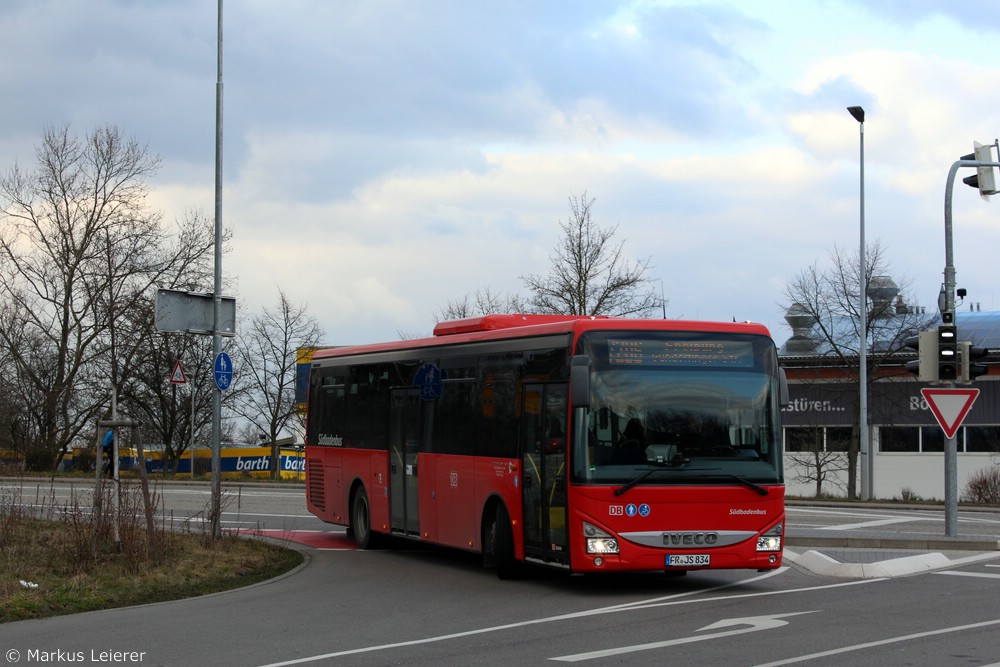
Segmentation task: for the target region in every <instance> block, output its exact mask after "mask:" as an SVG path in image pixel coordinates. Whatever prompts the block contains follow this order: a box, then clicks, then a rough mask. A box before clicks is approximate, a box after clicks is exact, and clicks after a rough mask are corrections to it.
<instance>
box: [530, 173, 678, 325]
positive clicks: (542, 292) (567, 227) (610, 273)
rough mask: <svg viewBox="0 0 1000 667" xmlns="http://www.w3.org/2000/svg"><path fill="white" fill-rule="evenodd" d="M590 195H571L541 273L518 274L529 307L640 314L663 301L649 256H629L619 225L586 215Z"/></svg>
mask: <svg viewBox="0 0 1000 667" xmlns="http://www.w3.org/2000/svg"><path fill="white" fill-rule="evenodd" d="M593 204H594V199H593V198H589V199H588V198H587V193H586V192H585V193H583V194H582V195H580V197H575V196H571V197H570V199H569V205H570V210H571V211H572V213H573V216H572V218H571V219H570V220H567V221H566V222H563V223H560V227H561V228H562V231H563V236H562V239H561V240H560V242H559V245H558V246H557V247H556V248H555V250H554V254H552V255H551V256H550V257H549V259H550V260H551V262H552V266H551V268H550V270H549V273H548V274H547V275H544V276H540V275H535V274H530V275H527V276H521V280H522V281H523V282H524V285H525V287H526V288H527V289H528V291H529V292H530V293H531V297H530V304H531V306H532V309H533V310H534V312H538V313H552V314H568V315H614V316H621V317H645V316H648V315H649V314H650V313H652V312H653V311H654V310H656V309H659V308H660V307H661V306H662V305H663V300H662V299H661V297H660V296H659V295H658V294H657V293H656V291H655V290H654V289H653V288H652V287H651V286H650V280H649V279H648V278H647V277H646V271H647V270H648V269H649V260H645V261H637V262H635V263H634V264H633V263H631V262H629V260H628V259H627V258H626V256H625V253H624V250H623V248H624V241H622V242H619V243H617V244H616V243H615V242H614V236H615V234H616V233H617V231H618V226H617V225H615V226H614V227H607V228H602V227H599V226H598V225H597V224H596V223H595V222H594V220H593V218H592V217H591V209H592V207H593Z"/></svg>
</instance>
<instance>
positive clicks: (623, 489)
mask: <svg viewBox="0 0 1000 667" xmlns="http://www.w3.org/2000/svg"><path fill="white" fill-rule="evenodd" d="M671 467H673V466H671ZM665 469H666V467H665V466H659V467H656V468H650V469H649V470H647V471H645V472H644V473H642V474H641V475H639V476H638V477H636V478H635V479H633V480H631V481H629V482H627V483H626V484H625V485H624V486H622V487H621V488H618V489H615V495H616V496H620V495H622V494H623V493H625V492H626V491H628V490H629V489H631V488H632V487H633V486H635V485H636V484H639V483H640V482H642V481H643V480H645V479H646V478H648V477H650V476H652V474H653V473H654V472H657V471H660V470H665ZM702 470H704V468H692V469H691V470H690V471H687V470H685V471H683V472H699V471H702ZM716 470H718V468H716ZM694 477H695V478H696V479H697V478H706V479H713V478H714V479H720V478H721V479H731V480H733V481H735V482H739V483H740V484H742V485H743V486H745V487H747V488H749V489H752V490H753V491H754V492H755V493H757V494H758V495H761V496H766V495H768V494H770V491H768V490H767V489H765V488H764V487H763V486H760V485H759V484H754V483H753V482H751V481H750V480H749V479H747V478H746V477H740V476H739V475H724V474H714V475H695V476H694ZM688 479H690V478H688Z"/></svg>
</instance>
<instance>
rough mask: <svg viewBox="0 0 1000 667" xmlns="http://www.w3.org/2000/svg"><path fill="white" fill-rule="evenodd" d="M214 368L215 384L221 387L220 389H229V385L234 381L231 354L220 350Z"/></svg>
mask: <svg viewBox="0 0 1000 667" xmlns="http://www.w3.org/2000/svg"><path fill="white" fill-rule="evenodd" d="M212 368H213V370H214V371H215V386H216V387H218V388H219V391H225V390H227V389H229V385H231V384H232V383H233V360H232V359H230V358H229V355H228V354H226V353H225V352H219V354H218V356H216V357H215V363H214V364H212Z"/></svg>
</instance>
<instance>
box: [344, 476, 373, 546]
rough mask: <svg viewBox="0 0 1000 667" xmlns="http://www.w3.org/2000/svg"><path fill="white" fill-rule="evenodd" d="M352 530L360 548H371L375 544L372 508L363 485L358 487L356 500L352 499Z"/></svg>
mask: <svg viewBox="0 0 1000 667" xmlns="http://www.w3.org/2000/svg"><path fill="white" fill-rule="evenodd" d="M350 532H352V533H353V534H354V543H355V544H357V545H358V548H359V549H371V548H372V547H373V546H375V544H374V540H373V538H372V508H371V504H370V503H369V502H368V493H367V492H366V491H365V487H363V486H359V487H358V490H357V491H356V492H355V494H354V500H352V501H351V527H350Z"/></svg>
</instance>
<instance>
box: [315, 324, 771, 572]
mask: <svg viewBox="0 0 1000 667" xmlns="http://www.w3.org/2000/svg"><path fill="white" fill-rule="evenodd" d="M783 402H787V385H786V384H785V381H784V375H783V374H782V372H781V371H780V369H779V367H778V359H777V353H776V350H775V346H774V342H773V341H772V340H771V337H770V334H769V333H768V331H767V329H766V328H765V327H763V326H761V325H757V324H736V323H731V324H730V323H707V322H689V321H679V320H636V319H620V318H605V317H584V316H558V315H490V316H485V317H479V318H470V319H465V320H457V321H454V322H444V323H441V324H439V325H437V327H436V328H435V329H434V335H433V337H430V338H423V339H417V340H406V341H397V342H393V343H382V344H374V345H364V346H353V347H342V348H333V349H325V350H320V351H317V352H316V354H315V356H314V357H313V362H312V368H311V373H310V381H309V399H308V423H307V428H306V480H307V482H306V487H307V504H308V507H309V511H310V512H312V513H313V514H315V515H316V516H317V517H319V518H320V519H322V520H324V521H326V522H328V523H332V524H338V525H342V526H347V527H348V532H349V533H350V534H351V535H352V536H353V539H354V540H355V541H356V543H357V545H358V546H359V547H361V548H369V547H371V546H373V545H375V544H376V543H377V542H380V541H383V540H386V539H389V538H408V539H412V540H420V541H423V542H428V543H433V544H439V545H446V546H449V547H455V548H458V549H464V550H468V551H472V552H477V553H481V554H482V555H483V561H484V564H486V565H487V566H492V567H495V568H496V569H497V572H498V574H499V576H500V577H501V578H507V577H509V576H512V575H513V574H514V573H515V572H516V569H517V567H519V565H520V563H521V562H522V561H527V562H533V563H540V564H545V565H550V566H555V567H559V568H564V569H567V570H570V571H572V572H603V571H650V570H666V571H678V572H680V571H687V570H693V569H710V568H752V569H759V570H765V569H772V568H777V567H779V566H780V565H781V557H782V531H783V526H784V521H785V513H784V484H783V469H782V443H781V424H780V411H781V405H782V403H783Z"/></svg>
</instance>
